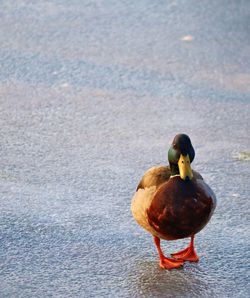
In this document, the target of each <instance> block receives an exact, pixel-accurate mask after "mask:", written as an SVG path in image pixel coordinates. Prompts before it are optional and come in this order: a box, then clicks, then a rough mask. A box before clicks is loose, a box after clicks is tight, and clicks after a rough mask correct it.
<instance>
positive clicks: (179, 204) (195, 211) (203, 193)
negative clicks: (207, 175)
mask: <svg viewBox="0 0 250 298" xmlns="http://www.w3.org/2000/svg"><path fill="white" fill-rule="evenodd" d="M194 157H195V150H194V148H193V145H192V143H191V140H190V137H189V136H188V135H187V134H184V133H180V134H177V135H176V136H175V137H174V139H173V142H172V144H171V146H170V148H169V150H168V162H169V165H163V166H162V165H161V166H154V167H151V168H150V169H149V170H147V171H146V172H145V174H144V175H143V177H142V178H141V180H140V182H139V184H138V186H137V189H136V192H135V194H134V195H133V198H132V202H131V212H132V215H133V217H134V219H135V220H136V222H137V223H138V224H139V225H140V226H141V227H142V228H144V229H145V230H146V231H148V232H149V233H150V234H151V235H152V236H153V240H154V243H155V245H156V248H157V251H158V254H159V259H160V263H159V265H160V267H161V268H163V269H168V270H171V269H175V268H179V267H182V266H183V264H184V262H186V261H189V262H198V261H199V257H198V255H197V253H196V251H195V247H194V240H195V236H196V234H197V233H198V232H200V231H201V230H202V229H203V228H204V227H205V226H206V224H207V223H208V222H209V220H210V218H211V216H212V215H213V213H214V210H215V207H216V196H215V194H214V192H213V191H212V189H211V188H210V186H209V185H208V184H206V182H205V181H204V179H203V177H202V176H201V174H200V173H199V172H197V171H195V170H193V169H192V168H191V163H192V162H193V160H194ZM183 238H190V243H189V245H188V246H187V247H186V248H185V249H183V250H181V251H179V252H175V253H172V254H171V257H166V256H165V255H164V253H163V251H162V249H161V240H167V241H172V240H178V239H183Z"/></svg>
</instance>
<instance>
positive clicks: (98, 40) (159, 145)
mask: <svg viewBox="0 0 250 298" xmlns="http://www.w3.org/2000/svg"><path fill="white" fill-rule="evenodd" d="M0 16H1V17H0V66H1V67H0V139H1V143H0V152H1V159H0V187H1V199H0V232H1V233H0V239H1V245H0V266H1V267H0V296H1V297H249V295H250V289H249V244H250V240H249V239H250V237H249V236H250V235H249V209H250V201H249V178H250V163H249V155H250V153H249V151H250V139H249V131H250V129H249V115H250V72H249V69H250V59H249V53H250V35H249V32H250V2H249V1H247V0H245V1H244V0H243V1H224V0H222V1H215V0H214V1H201V2H199V1H193V0H190V1H188V0H180V1H146V0H140V1H129V0H128V1H109V0H108V1H80V0H74V1H66V0H51V1H31V0H22V1H14V0H8V1H1V2H0ZM178 132H185V133H187V134H189V135H190V137H191V139H192V141H193V145H194V147H195V149H196V158H195V161H194V166H193V167H194V168H195V169H197V170H198V171H200V172H201V174H202V175H203V176H204V178H205V179H206V181H207V182H208V184H209V185H210V186H211V187H212V188H213V190H214V192H215V193H216V195H217V199H218V206H217V209H216V212H215V214H214V216H213V218H212V220H211V222H210V223H209V224H208V226H207V227H206V228H205V229H204V230H203V231H202V232H201V233H199V234H198V236H197V241H196V249H197V252H198V254H199V256H200V262H199V263H198V264H189V263H187V264H185V266H184V268H183V269H180V270H173V271H170V272H169V271H164V270H161V269H159V267H158V256H157V253H156V249H155V247H154V244H153V241H152V239H151V236H150V235H149V234H147V233H146V232H145V231H143V230H142V229H141V228H140V227H139V226H137V224H136V223H135V222H134V220H133V219H132V217H131V214H130V200H131V197H132V195H133V193H134V191H135V188H136V186H137V183H138V181H139V179H140V177H141V176H142V174H143V173H144V171H145V170H146V169H148V168H149V167H151V166H152V165H158V164H165V163H166V162H167V160H166V159H167V150H168V146H169V144H170V143H171V141H172V139H173V137H174V135H175V134H176V133H178ZM187 242H188V240H181V241H174V242H164V244H163V248H164V251H165V252H166V253H167V254H168V253H170V252H173V251H175V250H177V249H180V248H184V247H185V246H186V244H187Z"/></svg>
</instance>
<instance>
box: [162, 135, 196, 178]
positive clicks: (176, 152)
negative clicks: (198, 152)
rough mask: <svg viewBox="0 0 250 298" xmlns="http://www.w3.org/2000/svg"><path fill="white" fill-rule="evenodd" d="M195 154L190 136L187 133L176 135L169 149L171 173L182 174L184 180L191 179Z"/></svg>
mask: <svg viewBox="0 0 250 298" xmlns="http://www.w3.org/2000/svg"><path fill="white" fill-rule="evenodd" d="M194 156H195V152H194V148H193V146H192V143H191V140H190V138H189V136H188V135H186V134H178V135H176V136H175V137H174V140H173V142H172V145H171V147H170V148H169V150H168V161H169V164H170V168H171V175H180V177H181V179H183V180H191V179H192V178H193V173H192V169H191V162H192V161H193V160H194Z"/></svg>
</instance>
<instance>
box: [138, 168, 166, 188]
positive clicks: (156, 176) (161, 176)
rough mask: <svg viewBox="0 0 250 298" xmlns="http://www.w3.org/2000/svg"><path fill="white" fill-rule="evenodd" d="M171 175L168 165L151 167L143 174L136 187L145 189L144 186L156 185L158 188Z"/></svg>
mask: <svg viewBox="0 0 250 298" xmlns="http://www.w3.org/2000/svg"><path fill="white" fill-rule="evenodd" d="M170 176H171V171H170V167H169V166H158V167H152V168H150V169H149V170H147V171H146V173H145V174H144V175H143V177H142V179H141V181H140V183H139V184H138V186H137V189H136V190H138V189H145V188H146V187H151V186H156V188H158V187H159V186H160V185H161V184H162V183H164V182H166V181H168V179H169V178H170Z"/></svg>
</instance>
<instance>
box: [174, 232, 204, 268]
mask: <svg viewBox="0 0 250 298" xmlns="http://www.w3.org/2000/svg"><path fill="white" fill-rule="evenodd" d="M171 256H172V257H173V258H175V259H176V260H182V261H189V262H198V261H199V257H198V256H197V254H196V252H195V250H194V236H192V238H191V242H190V244H189V246H188V247H187V248H185V249H183V250H181V251H179V252H176V253H173V254H171Z"/></svg>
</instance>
